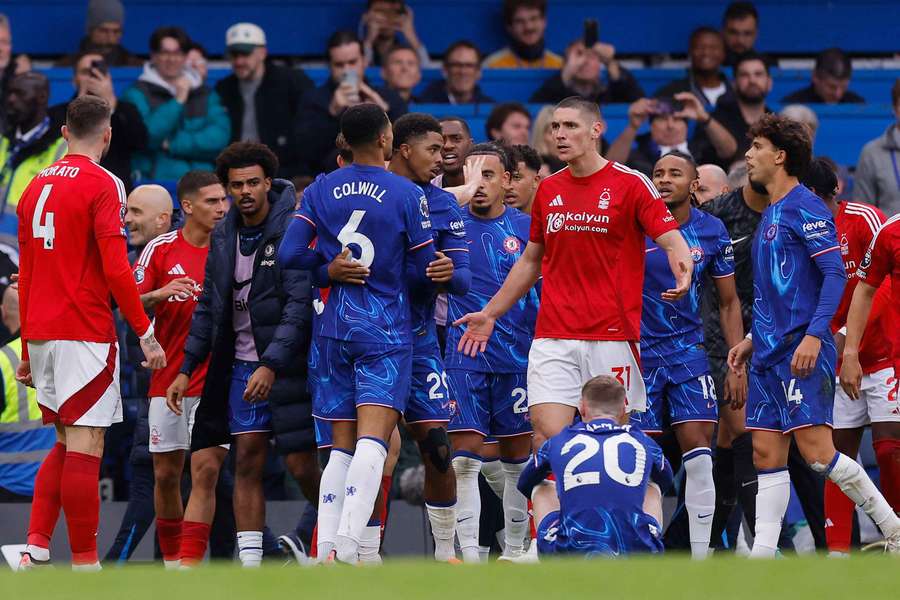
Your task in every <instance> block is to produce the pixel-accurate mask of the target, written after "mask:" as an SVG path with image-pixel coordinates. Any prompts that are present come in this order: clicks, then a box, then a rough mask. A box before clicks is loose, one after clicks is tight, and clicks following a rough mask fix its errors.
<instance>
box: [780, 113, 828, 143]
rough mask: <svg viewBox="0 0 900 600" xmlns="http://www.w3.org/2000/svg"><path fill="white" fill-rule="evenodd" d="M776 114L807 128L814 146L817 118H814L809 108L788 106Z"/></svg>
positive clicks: (814, 114) (817, 128)
mask: <svg viewBox="0 0 900 600" xmlns="http://www.w3.org/2000/svg"><path fill="white" fill-rule="evenodd" d="M778 114H780V115H781V116H782V117H787V118H788V119H790V120H792V121H799V122H800V123H803V124H804V125H806V126H807V127H809V135H810V138H812V142H813V144H815V142H816V132H817V131H818V130H819V117H817V116H816V113H815V112H814V111H813V110H812V109H811V108H810V107H808V106H804V105H803V104H788V105H787V106H785V107H783V108H782V109H781V111H779V113H778Z"/></svg>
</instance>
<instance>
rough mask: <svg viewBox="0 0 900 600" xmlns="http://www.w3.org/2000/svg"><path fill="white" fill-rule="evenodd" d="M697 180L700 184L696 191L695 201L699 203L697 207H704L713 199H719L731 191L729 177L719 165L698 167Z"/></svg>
mask: <svg viewBox="0 0 900 600" xmlns="http://www.w3.org/2000/svg"><path fill="white" fill-rule="evenodd" d="M697 180H698V182H699V183H698V184H697V189H696V190H695V191H694V200H696V201H697V206H703V205H704V204H706V203H707V202H709V201H710V200H712V199H713V198H718V197H719V196H721V195H722V194H727V193H728V192H729V191H730V190H731V187H729V185H728V175H727V174H726V173H725V171H723V170H722V167H720V166H719V165H713V164H707V165H700V166H698V167H697Z"/></svg>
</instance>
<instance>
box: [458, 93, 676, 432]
mask: <svg viewBox="0 0 900 600" xmlns="http://www.w3.org/2000/svg"><path fill="white" fill-rule="evenodd" d="M552 127H553V131H554V134H555V136H556V144H557V148H558V150H559V154H560V158H562V159H563V160H565V161H566V162H567V164H568V168H567V169H563V170H562V171H560V172H558V173H555V174H553V175H551V176H550V177H548V178H546V179H544V180H543V181H541V184H540V186H539V188H538V191H537V196H536V197H535V200H534V205H533V207H532V212H531V233H530V239H529V242H528V245H527V246H526V248H525V251H524V252H523V254H522V256H521V257H520V258H519V260H518V261H517V262H516V265H515V267H513V268H512V269H511V270H510V272H509V275H508V276H507V277H506V280H505V282H504V284H503V286H502V287H501V288H500V290H499V291H498V292H497V293H496V294H494V296H493V297H492V298H491V300H490V301H489V302H488V303H487V304H486V305H485V306H484V308H483V309H482V310H480V311H477V312H472V313H469V314H467V315H465V316H463V317H462V318H460V319H458V320H457V321H456V323H455V324H456V325H463V324H465V325H467V326H468V328H467V330H466V332H465V333H464V334H463V335H462V337H461V338H460V342H459V350H460V351H463V352H465V353H466V354H469V355H470V356H475V355H477V354H478V353H479V352H482V351H484V349H485V347H486V346H487V343H488V340H489V338H490V336H491V333H492V332H493V330H494V323H495V321H496V320H497V319H499V318H501V317H502V316H503V315H504V314H506V312H507V311H509V310H510V309H511V308H512V307H513V306H514V305H515V304H516V303H517V302H519V299H520V298H522V296H524V295H525V294H526V293H527V292H528V290H530V289H531V288H532V287H533V286H534V284H535V283H536V282H537V280H538V278H539V277H540V276H543V283H542V287H541V307H540V309H539V311H538V320H537V326H536V331H535V340H534V343H533V344H532V345H531V351H530V353H529V358H528V408H529V414H530V417H531V423H532V426H533V427H534V434H535V435H534V447H535V448H540V446H541V444H543V442H544V441H545V440H547V439H548V438H550V437H552V436H553V435H556V434H557V433H559V432H560V431H561V430H562V429H563V428H564V427H566V426H567V425H569V424H570V423H571V422H572V419H573V418H574V417H575V412H576V407H577V406H578V402H579V396H580V390H581V387H582V386H583V385H584V383H585V382H586V381H588V380H589V379H590V378H592V377H594V376H596V375H607V374H613V375H615V376H616V377H618V378H619V379H620V380H621V382H622V384H623V385H624V386H625V388H626V391H627V394H628V406H629V410H637V411H643V410H645V406H646V397H645V392H644V385H643V381H642V380H641V376H640V372H641V371H640V366H639V364H638V358H637V348H636V345H637V343H638V341H639V339H640V316H641V288H642V286H643V277H642V276H639V275H637V274H643V271H644V238H645V237H646V236H649V237H650V238H652V239H654V240H655V241H656V243H657V244H659V246H660V247H661V248H662V249H663V251H664V252H665V253H666V254H667V255H668V258H669V264H670V266H671V268H672V271H673V273H674V274H675V279H676V285H675V287H674V288H672V289H671V290H669V291H668V292H667V297H670V298H672V299H678V298H680V297H682V296H683V295H684V294H685V293H687V291H688V289H689V287H690V281H691V272H692V270H693V261H692V260H691V257H690V253H689V250H688V247H687V244H686V243H685V241H684V238H683V237H682V236H681V233H679V232H678V225H677V223H676V222H675V219H674V218H673V217H672V215H671V214H670V213H669V210H668V209H667V208H666V206H665V204H663V203H662V202H660V201H659V193H658V192H657V191H656V188H654V187H653V184H652V183H651V182H650V181H649V180H648V179H647V178H646V177H644V176H643V175H641V174H640V173H638V172H637V171H633V170H631V169H629V168H627V167H624V166H622V165H620V164H618V163H614V162H611V161H608V160H606V159H605V158H603V157H602V156H601V155H600V153H599V152H598V151H597V146H598V144H599V141H600V136H601V135H602V134H603V131H604V128H605V123H604V122H603V119H602V117H601V116H600V110H599V107H598V106H597V105H596V104H594V103H592V102H589V101H587V100H584V99H582V98H569V99H566V100H564V101H562V102H560V103H559V104H558V105H557V107H556V110H555V111H554V114H553V124H552ZM586 256H590V257H592V259H591V260H589V261H586V260H585V258H584V257H586ZM625 272H627V273H629V274H630V275H629V276H628V277H624V276H623V275H622V273H625Z"/></svg>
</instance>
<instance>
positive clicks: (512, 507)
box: [501, 457, 528, 556]
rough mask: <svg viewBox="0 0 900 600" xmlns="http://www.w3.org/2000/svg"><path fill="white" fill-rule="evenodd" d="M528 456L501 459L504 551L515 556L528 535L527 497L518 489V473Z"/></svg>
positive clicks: (520, 551) (519, 552)
mask: <svg viewBox="0 0 900 600" xmlns="http://www.w3.org/2000/svg"><path fill="white" fill-rule="evenodd" d="M527 462H528V457H525V458H523V459H522V460H521V462H507V461H505V460H502V461H501V463H502V466H503V475H504V480H505V485H504V486H503V522H504V531H505V541H506V546H505V553H506V555H507V556H515V555H517V554H521V553H522V547H523V545H524V544H525V536H526V535H528V498H526V497H525V496H523V495H522V493H521V492H520V491H519V488H518V484H519V475H521V474H522V471H524V470H525V464H526V463H527Z"/></svg>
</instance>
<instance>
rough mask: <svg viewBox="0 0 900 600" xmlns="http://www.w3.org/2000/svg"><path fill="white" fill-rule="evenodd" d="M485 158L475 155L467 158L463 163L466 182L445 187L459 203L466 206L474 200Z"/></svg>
mask: <svg viewBox="0 0 900 600" xmlns="http://www.w3.org/2000/svg"><path fill="white" fill-rule="evenodd" d="M485 160H486V158H485V157H484V156H473V157H472V158H469V159H467V160H466V162H465V164H464V165H463V178H464V179H465V181H466V182H465V183H464V184H462V185H457V186H455V187H449V188H444V191H446V192H450V193H451V194H453V197H454V198H456V203H457V204H458V205H460V206H465V205H467V204H468V203H469V202H471V201H472V196H474V195H475V192H477V191H478V186H479V185H481V168H482V167H483V166H484V161H485Z"/></svg>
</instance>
